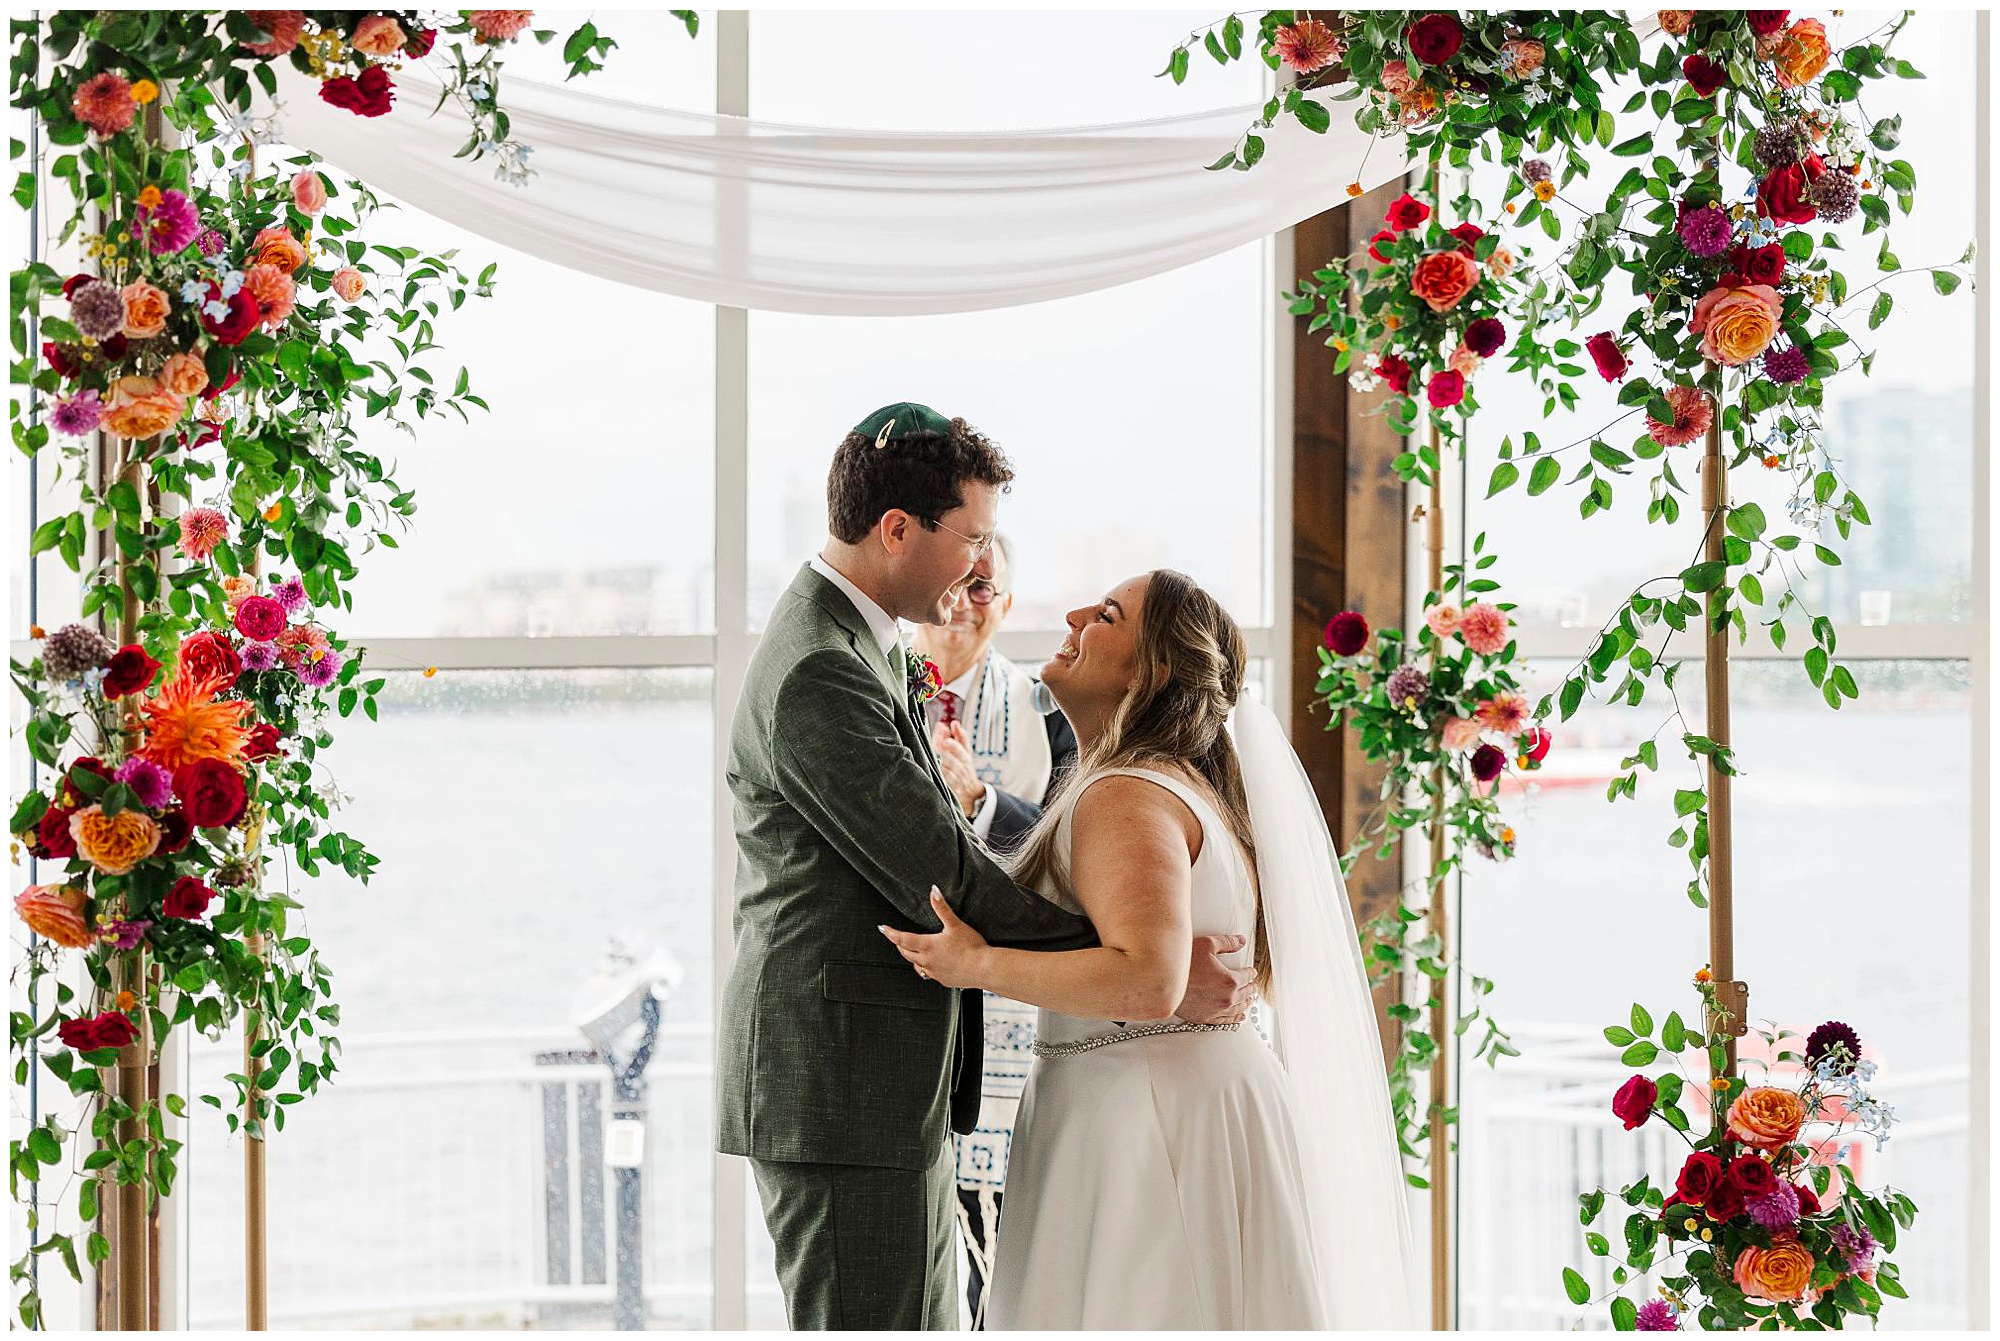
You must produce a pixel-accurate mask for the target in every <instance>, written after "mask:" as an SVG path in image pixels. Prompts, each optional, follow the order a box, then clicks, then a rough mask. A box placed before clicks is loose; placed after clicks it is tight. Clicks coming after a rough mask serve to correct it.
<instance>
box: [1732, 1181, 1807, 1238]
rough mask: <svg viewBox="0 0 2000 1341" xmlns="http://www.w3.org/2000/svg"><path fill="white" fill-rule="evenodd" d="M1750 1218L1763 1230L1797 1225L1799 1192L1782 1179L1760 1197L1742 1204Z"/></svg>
mask: <svg viewBox="0 0 2000 1341" xmlns="http://www.w3.org/2000/svg"><path fill="white" fill-rule="evenodd" d="M1743 1205H1744V1209H1746V1210H1748V1211H1749V1212H1750V1218H1751V1219H1752V1220H1755V1221H1756V1222H1757V1223H1758V1224H1760V1225H1762V1226H1763V1227H1764V1228H1765V1229H1783V1228H1785V1227H1786V1226H1788V1225H1792V1224H1796V1223H1798V1218H1799V1190H1798V1189H1797V1188H1796V1187H1793V1186H1792V1185H1791V1184H1790V1183H1788V1182H1786V1181H1784V1180H1783V1179H1782V1178H1781V1179H1779V1180H1778V1182H1777V1183H1776V1184H1775V1185H1774V1186H1773V1187H1772V1188H1771V1190H1770V1191H1769V1192H1767V1193H1766V1194H1764V1195H1763V1196H1761V1197H1752V1198H1751V1199H1750V1200H1748V1201H1746V1202H1744V1203H1743Z"/></svg>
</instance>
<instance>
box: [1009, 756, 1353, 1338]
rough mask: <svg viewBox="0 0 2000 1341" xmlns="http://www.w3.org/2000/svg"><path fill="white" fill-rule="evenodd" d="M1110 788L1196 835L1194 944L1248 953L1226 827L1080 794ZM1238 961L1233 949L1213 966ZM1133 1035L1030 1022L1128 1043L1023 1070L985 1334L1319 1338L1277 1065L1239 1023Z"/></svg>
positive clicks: (1096, 1023)
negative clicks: (1223, 939) (1227, 941)
mask: <svg viewBox="0 0 2000 1341" xmlns="http://www.w3.org/2000/svg"><path fill="white" fill-rule="evenodd" d="M1117 774H1124V775H1129V776H1135V777H1143V778H1147V779H1149V780H1151V781H1153V782H1155V783H1158V784H1159V785H1160V786H1162V787H1164V788H1166V789H1167V790H1168V791H1170V792H1172V793H1173V794H1174V795H1175V796H1178V797H1179V798H1180V799H1181V800H1182V801H1184V802H1186V803H1187V805H1188V807H1189V808H1190V809H1191V810H1193V811H1194V813H1195V815H1196V816H1197V817H1198V818H1199V819H1200V821H1201V829H1202V840H1201V851H1200V853H1199V855H1198V856H1197V857H1196V858H1195V862H1194V869H1193V885H1192V914H1193V929H1194V932H1195V934H1196V935H1201V934H1207V933H1215V934H1231V933H1233V934H1235V935H1240V936H1243V937H1245V938H1246V940H1247V939H1248V938H1250V937H1251V936H1252V934H1253V928H1254V926H1255V919H1256V912H1257V907H1256V891H1255V887H1254V885H1253V884H1252V881H1251V879H1250V873H1249V870H1248V869H1247V867H1246V865H1245V863H1244V858H1243V854H1242V851H1241V849H1240V848H1239V847H1238V846H1237V844H1236V842H1235V839H1234V838H1233V837H1232V836H1231V834H1230V832H1229V828H1228V825H1227V823H1226V822H1225V821H1224V820H1223V819H1222V817H1221V816H1220V815H1218V814H1217V813H1216V811H1215V809H1214V807H1213V806H1211V805H1210V803H1209V802H1208V801H1207V800H1205V799H1204V798H1203V797H1202V795H1201V794H1200V793H1199V792H1197V791H1196V790H1195V789H1194V788H1192V787H1190V786H1189V785H1188V784H1187V783H1185V782H1183V781H1181V780H1180V779H1179V778H1176V777H1174V776H1172V775H1170V774H1167V773H1161V772H1156V771H1153V770H1151V769H1129V768H1112V769H1106V770H1104V771H1103V772H1101V773H1098V774H1095V775H1093V777H1092V778H1091V781H1092V782H1094V781H1096V779H1097V778H1098V777H1108V776H1113V775H1117ZM1086 785H1088V784H1086ZM1081 792H1082V788H1081V787H1079V788H1077V789H1076V790H1075V791H1073V792H1072V793H1071V796H1072V797H1074V796H1077V795H1080V794H1081ZM1075 813H1076V812H1075V807H1074V805H1072V806H1070V808H1069V810H1068V812H1067V813H1065V814H1064V815H1063V817H1062V819H1061V821H1060V827H1059V829H1058V843H1059V852H1060V854H1061V858H1062V860H1063V861H1064V862H1065V863H1067V861H1068V856H1069V844H1070V836H1071V821H1072V819H1073V817H1074V815H1075ZM1052 897H1053V894H1052ZM1075 911H1081V910H1080V909H1075ZM1251 958H1252V951H1251V950H1250V949H1248V948H1246V949H1244V950H1242V951H1240V952H1239V953H1238V954H1236V955H1234V956H1230V957H1229V958H1228V960H1227V961H1226V962H1230V963H1231V964H1232V965H1233V966H1235V967H1246V966H1248V965H1249V963H1250V962H1251ZM1147 1027H1148V1026H1146V1025H1142V1024H1132V1025H1128V1026H1126V1027H1124V1028H1122V1029H1121V1028H1120V1027H1119V1026H1117V1025H1114V1024H1110V1023H1107V1022H1105V1021H1102V1020H1080V1019H1076V1018H1073V1017H1071V1016H1068V1015H1063V1014H1060V1013H1058V1012H1056V1011H1051V1010H1044V1011H1042V1012H1041V1015H1040V1023H1039V1025H1038V1026H1037V1034H1036V1037H1037V1039H1038V1040H1039V1041H1040V1043H1041V1044H1043V1045H1057V1046H1060V1045H1064V1044H1076V1043H1079V1042H1084V1041H1088V1040H1092V1039H1099V1038H1109V1037H1113V1036H1118V1035H1124V1037H1123V1038H1121V1039H1120V1040H1119V1041H1116V1042H1111V1043H1108V1044H1106V1045H1104V1046H1100V1047H1094V1048H1088V1049H1080V1050H1075V1051H1071V1052H1068V1053H1067V1054H1062V1055H1053V1056H1050V1055H1044V1056H1040V1057H1038V1059H1037V1060H1036V1062H1035V1065H1034V1069H1033V1071H1032V1072H1031V1073H1030V1075H1029V1078H1028V1087H1027V1093H1026V1095H1025V1096H1024V1097H1023V1099H1022V1100H1021V1111H1020V1117H1019V1119H1018V1121H1017V1123H1016V1125H1015V1134H1014V1146H1013V1150H1012V1153H1011V1156H1010V1163H1009V1166H1008V1176H1007V1193H1006V1198H1007V1199H1006V1204H1005V1209H1004V1211H1003V1213H1002V1215H1001V1217H1000V1243H999V1248H998V1253H997V1256H996V1258H995V1262H994V1267H993V1286H992V1291H993V1292H992V1303H991V1305H990V1306H989V1313H988V1326H989V1327H991V1328H992V1329H993V1330H996V1331H1067V1330H1078V1329H1084V1330H1102V1329H1109V1328H1155V1329H1157V1328H1168V1329H1201V1330H1216V1329H1258V1330H1268V1329H1287V1330H1290V1329H1298V1328H1321V1327H1325V1326H1326V1325H1327V1319H1326V1316H1325V1311H1324V1309H1323V1308H1322V1305H1321V1295H1320V1289H1319V1284H1318V1282H1319V1277H1320V1271H1319V1263H1318V1261H1317V1257H1316V1247H1315V1244H1314V1242H1313V1238H1312V1232H1311V1228H1310V1225H1309V1223H1308V1218H1307V1215H1306V1206H1305V1196H1306V1194H1305V1187H1306V1184H1305V1178H1304V1173H1303V1170H1302V1169H1301V1166H1300V1160H1299V1145H1298V1135H1297V1132H1296V1131H1295V1127H1294V1120H1293V1099H1292V1086H1291V1082H1290V1078H1289V1077H1288V1076H1287V1075H1286V1073H1285V1070H1284V1068H1283V1066H1281V1065H1280V1064H1279V1061H1278V1058H1277V1056H1276V1055H1275V1054H1274V1053H1273V1052H1272V1051H1271V1049H1270V1047H1269V1046H1267V1045H1266V1044H1265V1042H1264V1041H1263V1039H1262V1038H1260V1037H1259V1036H1258V1034H1257V1033H1256V1032H1255V1031H1254V1030H1252V1029H1250V1028H1249V1027H1247V1026H1245V1027H1242V1028H1239V1029H1236V1030H1228V1031H1225V1030H1215V1031H1210V1032H1171V1033H1151V1034H1148V1033H1145V1032H1143V1031H1144V1030H1146V1029H1147ZM1039 1051H1040V1049H1039V1048H1038V1052H1039ZM1327 1116H1330V1115H1322V1117H1327Z"/></svg>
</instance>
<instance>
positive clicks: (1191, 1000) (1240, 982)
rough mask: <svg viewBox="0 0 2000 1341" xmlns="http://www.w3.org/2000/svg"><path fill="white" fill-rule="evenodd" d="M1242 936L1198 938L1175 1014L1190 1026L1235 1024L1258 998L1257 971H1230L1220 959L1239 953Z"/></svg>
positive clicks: (1235, 969)
mask: <svg viewBox="0 0 2000 1341" xmlns="http://www.w3.org/2000/svg"><path fill="white" fill-rule="evenodd" d="M1246 944H1248V942H1247V941H1246V940H1245V939H1244V938H1243V937H1241V936H1197V937H1195V938H1194V957H1193V958H1192V959H1191V960H1190V961H1189V962H1188V978H1187V993H1186V994H1185V995H1184V996H1182V997H1181V1004H1180V1005H1179V1006H1178V1007H1177V1008H1176V1009H1175V1010H1174V1015H1175V1016H1176V1017H1177V1018H1179V1019H1182V1020H1186V1021H1187V1022H1188V1023H1189V1024H1235V1023H1237V1022H1238V1021H1240V1020H1242V1019H1243V1018H1244V1017H1245V1016H1247V1015H1248V1014H1249V1013H1250V1006H1251V1003H1252V1002H1254V1001H1255V1000H1256V999H1257V971H1256V970H1255V969H1253V968H1240V969H1238V968H1231V967H1229V965H1227V964H1225V963H1223V962H1222V959H1221V956H1223V955H1226V954H1232V953H1234V952H1236V951H1238V950H1241V949H1242V948H1243V947H1244V946H1245V945H1246Z"/></svg>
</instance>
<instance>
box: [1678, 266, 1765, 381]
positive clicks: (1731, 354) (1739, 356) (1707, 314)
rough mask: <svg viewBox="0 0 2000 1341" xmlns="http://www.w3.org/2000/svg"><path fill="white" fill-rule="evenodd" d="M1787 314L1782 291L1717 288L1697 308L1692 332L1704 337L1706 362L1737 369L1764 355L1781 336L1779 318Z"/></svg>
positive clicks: (1762, 286) (1760, 286) (1761, 286)
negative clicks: (1781, 296)
mask: <svg viewBox="0 0 2000 1341" xmlns="http://www.w3.org/2000/svg"><path fill="white" fill-rule="evenodd" d="M1784 310H1785V305H1784V302H1783V301H1782V300H1781V299H1780V298H1779V297H1778V291H1777V290H1776V289H1774V288H1772V287H1771V286H1770V285H1768V284H1746V285H1744V286H1743V287H1741V288H1736V289H1725V288H1719V287H1718V288H1714V289H1710V290H1709V291H1708V292H1707V293H1705V294H1703V295H1702V299H1701V301H1700V302H1698V303H1696V304H1695V305H1694V316H1693V317H1692V318H1690V320H1689V321H1688V328H1689V329H1690V330H1692V331H1694V333H1695V334H1697V335H1699V336H1701V352H1702V356H1703V357H1704V358H1710V359H1714V360H1715V361H1716V362H1717V363H1721V364H1725V365H1727V366H1729V367H1732V368H1733V367H1735V366H1737V365H1738V364H1741V363H1748V362H1749V361H1750V360H1751V359H1754V358H1756V357H1757V356H1758V355H1759V354H1761V353H1763V352H1764V349H1765V347H1766V346H1767V345H1769V344H1770V343H1771V341H1772V340H1773V339H1775V338H1776V337H1777V334H1778V317H1779V314H1780V313H1782V312H1783V311H1784Z"/></svg>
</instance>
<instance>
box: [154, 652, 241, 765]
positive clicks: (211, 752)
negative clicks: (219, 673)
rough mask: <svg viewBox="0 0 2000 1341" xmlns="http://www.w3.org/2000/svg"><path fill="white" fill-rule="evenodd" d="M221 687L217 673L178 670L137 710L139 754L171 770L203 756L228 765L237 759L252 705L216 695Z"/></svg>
mask: <svg viewBox="0 0 2000 1341" xmlns="http://www.w3.org/2000/svg"><path fill="white" fill-rule="evenodd" d="M221 688H222V680H221V678H220V677H216V676H208V677H204V678H202V679H198V680H195V679H190V678H189V677H188V676H187V675H185V674H182V673H180V670H178V669H177V670H176V672H175V674H174V678H173V679H172V680H171V681H169V682H168V684H167V687H166V688H165V689H162V690H161V691H160V692H159V694H158V696H157V697H155V698H153V699H151V700H150V701H148V702H146V703H145V704H143V705H141V707H140V709H139V711H140V712H141V713H142V714H143V715H144V716H145V728H144V729H145V737H146V738H145V743H144V744H142V745H141V746H140V747H139V755H140V757H141V758H145V759H150V760H152V761H153V762H154V763H156V764H158V765H159V766H160V767H162V768H164V769H167V770H168V771H170V772H178V771H179V770H180V769H182V768H185V767H187V766H188V765H189V764H192V763H197V762H199V761H201V760H203V759H213V760H215V761H216V762H217V763H223V764H231V765H234V764H235V763H237V762H238V761H239V760H241V759H242V757H243V747H244V745H245V743H246V742H247V741H248V740H249V738H250V728H249V727H248V726H247V725H245V719H246V718H248V717H249V715H250V712H251V705H250V704H249V703H248V702H246V701H245V700H243V699H240V698H225V699H217V698H216V697H215V694H216V691H217V690H219V689H221Z"/></svg>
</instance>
